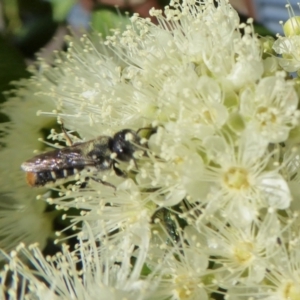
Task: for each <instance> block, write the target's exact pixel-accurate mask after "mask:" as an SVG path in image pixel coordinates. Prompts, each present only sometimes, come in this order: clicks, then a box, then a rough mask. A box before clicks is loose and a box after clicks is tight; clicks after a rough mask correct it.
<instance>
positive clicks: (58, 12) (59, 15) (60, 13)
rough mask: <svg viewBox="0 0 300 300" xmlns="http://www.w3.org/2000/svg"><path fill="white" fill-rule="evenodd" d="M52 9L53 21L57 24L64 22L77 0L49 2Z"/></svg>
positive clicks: (54, 0) (52, 0)
mask: <svg viewBox="0 0 300 300" xmlns="http://www.w3.org/2000/svg"><path fill="white" fill-rule="evenodd" d="M50 2H51V4H52V7H53V19H54V20H55V21H57V22H61V21H64V20H65V19H66V17H67V15H68V13H69V11H70V9H71V8H72V6H73V5H74V4H76V3H77V0H51V1H50Z"/></svg>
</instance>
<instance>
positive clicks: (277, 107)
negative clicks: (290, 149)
mask: <svg viewBox="0 0 300 300" xmlns="http://www.w3.org/2000/svg"><path fill="white" fill-rule="evenodd" d="M240 106H241V107H240V112H241V114H242V115H243V116H244V119H245V121H246V122H247V125H248V128H249V130H253V131H255V132H256V133H257V134H261V135H262V136H263V137H264V138H265V139H267V140H268V141H269V142H270V143H279V142H282V141H285V140H286V139H287V137H288V134H289V131H290V130H291V129H292V128H293V127H294V126H295V125H296V124H297V123H298V118H299V113H298V112H297V106H298V96H297V94H296V92H295V90H294V88H293V86H292V84H291V83H288V82H286V81H285V80H284V78H282V77H281V76H276V77H275V76H274V77H267V78H263V79H262V80H261V81H260V82H259V83H258V85H257V86H256V88H255V90H253V89H252V88H250V87H249V88H247V89H246V90H245V91H243V92H242V94H241V103H240Z"/></svg>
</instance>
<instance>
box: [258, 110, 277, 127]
mask: <svg viewBox="0 0 300 300" xmlns="http://www.w3.org/2000/svg"><path fill="white" fill-rule="evenodd" d="M276 115H277V114H276V111H275V110H274V109H270V108H268V107H265V106H260V107H258V109H257V111H256V118H257V120H258V121H259V122H260V124H261V126H267V125H268V124H269V123H273V124H274V123H276V121H277V116H276Z"/></svg>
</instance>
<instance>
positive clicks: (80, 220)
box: [0, 0, 300, 300]
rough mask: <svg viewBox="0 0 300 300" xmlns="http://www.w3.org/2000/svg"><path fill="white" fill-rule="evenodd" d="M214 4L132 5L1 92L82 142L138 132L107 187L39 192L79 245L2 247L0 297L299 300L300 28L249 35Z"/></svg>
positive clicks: (248, 27)
mask: <svg viewBox="0 0 300 300" xmlns="http://www.w3.org/2000/svg"><path fill="white" fill-rule="evenodd" d="M216 2H217V5H215V3H214V1H212V0H196V1H191V0H185V1H183V2H182V3H181V2H180V1H177V0H174V1H173V2H172V3H171V4H170V6H167V7H166V8H165V10H164V12H162V11H157V10H152V11H151V14H152V15H153V16H156V18H157V20H158V23H159V25H154V24H152V23H151V22H150V20H147V19H141V18H139V17H138V16H133V17H132V18H131V25H130V26H127V29H126V30H124V31H120V30H114V32H113V34H112V35H111V36H110V37H108V38H107V39H106V40H105V41H103V40H102V39H100V38H99V39H98V40H97V39H96V38H95V37H88V36H83V37H82V38H81V40H80V41H76V39H73V38H69V40H68V43H69V49H68V51H67V52H66V53H58V54H57V57H56V60H55V67H53V66H49V65H47V64H46V63H44V62H40V66H39V69H38V70H37V71H35V73H34V76H33V77H32V78H31V79H30V80H28V81H26V82H25V84H23V87H20V90H19V96H18V97H17V98H16V99H12V100H14V101H19V102H20V98H21V96H23V94H26V100H27V101H32V102H31V103H35V105H36V107H37V109H36V110H38V109H39V110H41V111H39V115H41V117H40V118H37V119H41V118H42V119H46V120H49V118H46V116H50V117H56V118H58V119H59V120H62V121H63V123H64V126H65V127H66V128H68V130H69V135H70V136H71V137H72V139H75V138H76V135H75V134H72V132H76V133H78V135H79V136H80V140H78V138H77V140H76V141H77V142H78V141H87V140H89V139H93V138H95V137H97V136H99V135H109V136H112V135H113V134H114V133H115V132H117V131H119V130H122V129H125V128H129V129H132V130H135V131H137V132H138V134H140V135H141V136H142V137H143V140H145V141H144V142H143V143H141V145H139V147H140V150H141V151H137V152H136V153H135V154H134V157H133V159H132V160H131V161H130V162H129V163H124V162H120V164H119V167H120V168H121V169H122V170H124V172H126V173H127V174H128V176H126V177H121V176H117V175H116V174H115V172H114V170H111V171H109V172H100V173H99V174H97V176H98V177H99V178H100V179H101V180H103V181H106V182H109V183H111V184H112V185H113V186H115V187H116V188H115V189H114V188H112V187H111V186H107V185H103V184H101V183H99V182H95V181H93V180H90V181H89V182H88V184H87V186H86V187H85V188H82V187H81V186H80V184H78V183H77V184H68V185H60V186H57V187H55V189H54V190H55V191H56V195H57V196H55V197H51V198H47V200H46V201H47V202H48V203H49V204H51V205H55V207H56V209H57V210H59V211H65V214H64V215H63V218H65V219H70V220H71V226H72V228H73V229H74V236H76V237H77V239H78V244H77V246H76V249H75V250H71V249H69V248H68V247H67V246H63V247H62V251H61V252H60V253H58V254H56V255H55V256H54V257H44V256H43V255H42V253H41V250H39V247H38V246H37V245H36V244H33V245H31V246H30V247H29V248H26V246H24V245H23V244H21V245H19V246H18V247H17V248H16V250H13V251H12V252H11V253H10V254H7V251H8V250H11V247H7V248H5V247H2V248H4V250H6V252H5V251H3V252H2V254H3V258H5V261H6V264H5V266H4V268H3V269H2V271H1V273H0V280H1V290H0V293H2V294H1V295H2V297H3V298H4V297H7V299H11V300H13V299H78V300H79V299H116V300H119V299H124V300H125V299H128V300H130V299H141V300H144V299H155V300H156V299H158V300H160V299H161V300H163V299H172V300H188V299H189V300H197V299H201V300H206V299H207V300H208V299H215V298H216V297H217V299H220V297H221V299H245V300H246V299H265V300H271V299H272V300H277V299H278V300H287V299H289V300H297V299H300V251H299V247H300V218H299V216H298V210H299V204H300V192H299V184H300V173H299V165H300V149H299V144H300V126H299V117H300V111H299V110H298V105H299V103H298V102H299V101H298V99H299V88H298V80H297V77H296V78H295V79H293V77H292V76H291V75H289V74H288V73H287V72H290V71H298V70H299V68H300V64H299V63H300V59H298V54H297V52H299V49H298V48H299V47H298V46H297V39H298V37H299V35H297V30H296V29H297V28H300V26H299V24H298V23H297V22H296V23H295V22H293V28H294V29H295V30H294V35H293V34H291V35H290V36H286V37H285V38H283V37H278V39H277V40H276V41H274V40H272V39H263V38H261V39H259V38H258V37H257V36H256V34H255V33H254V31H253V26H252V22H251V20H249V21H248V23H247V24H240V22H239V17H238V14H237V13H236V11H235V10H234V9H233V8H232V7H231V5H230V4H229V3H228V2H227V1H226V0H218V1H216ZM272 46H274V47H273V50H272ZM270 49H271V50H270ZM282 49H284V50H282ZM288 50H290V52H289V54H286V53H285V52H284V51H288ZM276 53H277V54H282V57H278V55H277V54H276ZM284 54H286V55H284ZM27 98H28V99H27ZM29 98H30V99H29ZM49 106H50V107H51V108H49ZM5 109H6V111H7V112H8V113H9V112H11V113H12V112H13V111H14V110H13V109H11V108H9V106H8V105H7V107H6V108H5ZM23 117H24V116H23ZM18 118H20V116H19V115H18ZM18 118H16V119H17V120H18ZM24 118H25V117H24ZM13 121H14V120H13V119H12V124H14V122H13ZM31 121H32V120H31ZM15 122H17V121H15ZM32 122H35V121H32ZM36 122H38V121H36ZM23 130H25V129H24V128H23ZM12 132H13V130H12ZM25 134H26V135H30V134H31V132H28V133H25ZM51 138H54V139H55V138H58V139H63V134H56V133H55V132H52V134H51ZM6 139H8V138H6ZM32 145H33V146H32V147H34V142H33V143H32ZM8 146H10V144H9V143H8ZM18 147H20V146H18ZM1 155H3V154H1V152H0V156H1ZM27 158H28V157H27ZM24 159H26V158H24ZM19 163H21V162H19ZM28 189H29V187H28ZM23 190H24V187H22V191H23ZM25 190H26V189H25ZM1 193H2V191H1ZM37 193H38V192H37ZM37 193H36V194H37ZM20 197H21V196H20ZM21 198H22V197H21ZM23 198H25V200H26V197H25V196H23ZM29 198H30V197H29ZM40 198H45V196H44V197H40ZM25 200H23V202H25ZM31 200H32V199H31ZM42 200H43V199H39V201H42ZM23 202H22V203H23ZM32 205H33V206H34V204H32ZM74 209H77V210H79V211H80V214H79V215H74V214H73V212H74ZM70 211H72V213H69V212H70ZM37 218H39V219H43V218H42V217H41V216H40V215H39V216H38V217H37ZM25 224H26V223H25ZM25 224H23V225H22V226H23V227H26V225H25ZM27 226H30V225H27ZM4 227H5V226H4V225H3V228H4ZM30 230H33V229H32V228H29V232H30ZM2 231H3V230H2ZM48 234H49V233H48V232H45V233H44V238H45V237H46V236H47V235H48ZM56 234H57V235H58V241H62V240H64V239H65V238H67V239H68V238H69V237H65V236H64V235H63V234H64V230H62V231H61V232H57V233H56ZM35 238H36V241H37V242H39V243H40V244H43V238H38V237H35ZM40 239H41V240H40ZM23 242H25V243H26V244H28V241H27V240H24V241H23ZM24 258H25V259H24ZM28 261H29V262H30V264H29V266H28Z"/></svg>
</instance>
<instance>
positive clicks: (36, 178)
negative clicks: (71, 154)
mask: <svg viewBox="0 0 300 300" xmlns="http://www.w3.org/2000/svg"><path fill="white" fill-rule="evenodd" d="M82 169H83V168H82ZM79 171H81V170H78V168H76V169H75V168H67V169H59V170H45V171H40V172H27V173H26V179H27V183H28V184H29V185H30V186H32V187H38V186H44V185H46V184H48V183H55V182H56V181H57V180H59V179H64V178H67V177H70V176H73V175H75V174H77V173H78V172H79Z"/></svg>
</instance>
